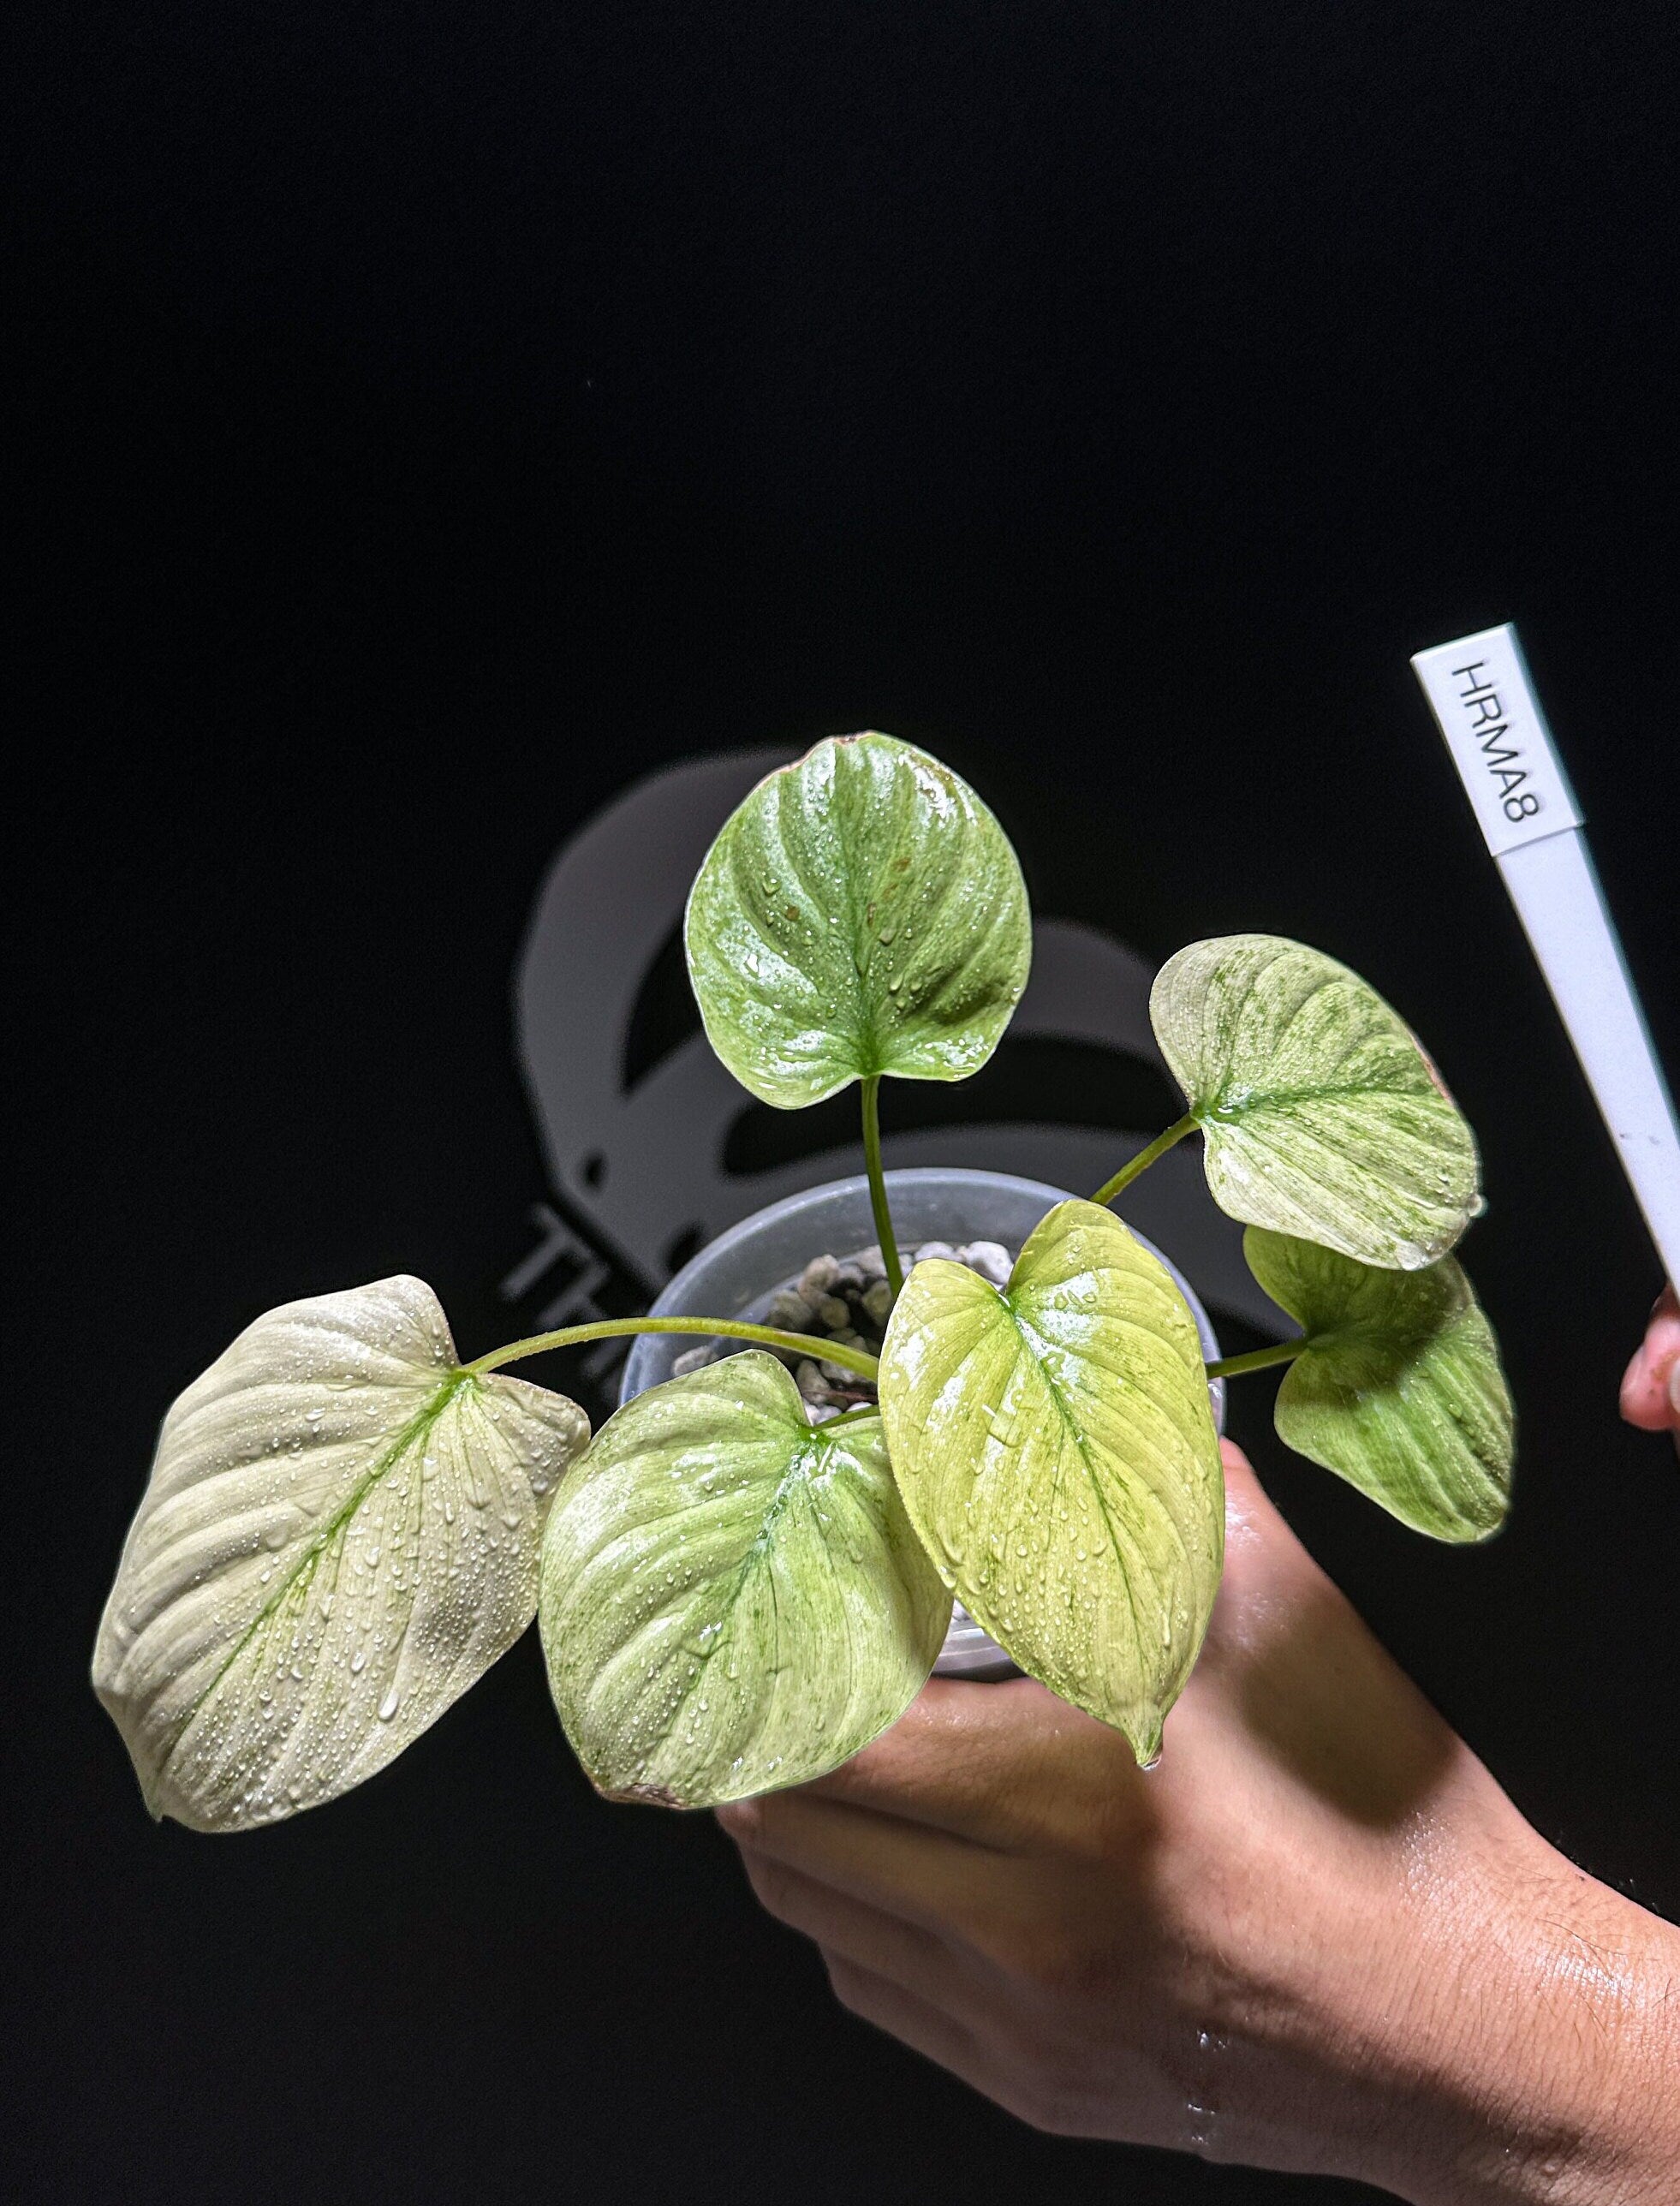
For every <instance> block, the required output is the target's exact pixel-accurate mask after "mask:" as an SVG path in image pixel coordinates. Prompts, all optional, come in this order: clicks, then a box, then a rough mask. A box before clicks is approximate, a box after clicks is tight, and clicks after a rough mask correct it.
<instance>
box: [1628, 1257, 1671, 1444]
mask: <svg viewBox="0 0 1680 2206" xmlns="http://www.w3.org/2000/svg"><path fill="white" fill-rule="evenodd" d="M1622 1415H1623V1416H1624V1417H1625V1418H1626V1419H1627V1421H1628V1422H1629V1424H1630V1425H1637V1426H1638V1427H1639V1428H1640V1429H1641V1432H1647V1433H1672V1434H1673V1435H1674V1444H1675V1446H1676V1447H1677V1448H1680V1300H1677V1299H1676V1297H1675V1292H1674V1290H1673V1288H1672V1287H1665V1288H1664V1290H1663V1293H1662V1297H1661V1299H1660V1301H1659V1303H1658V1304H1657V1307H1656V1308H1655V1309H1653V1311H1652V1313H1651V1322H1650V1324H1649V1325H1648V1326H1647V1328H1646V1333H1645V1338H1644V1339H1643V1340H1642V1341H1641V1343H1640V1344H1639V1346H1638V1347H1637V1348H1636V1349H1635V1351H1634V1358H1633V1361H1632V1362H1631V1363H1629V1366H1628V1368H1627V1372H1626V1374H1625V1376H1624V1377H1623V1380H1622Z"/></svg>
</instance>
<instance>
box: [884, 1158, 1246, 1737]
mask: <svg viewBox="0 0 1680 2206" xmlns="http://www.w3.org/2000/svg"><path fill="white" fill-rule="evenodd" d="M880 1391H881V1412H882V1416H883V1420H884V1422H885V1426H886V1433H887V1446H888V1448H889V1450H890V1451H891V1457H892V1463H893V1468H894V1470H895V1471H896V1472H897V1477H898V1483H899V1488H900V1490H901V1492H902V1493H903V1496H904V1502H905V1506H906V1508H907V1509H908V1510H909V1513H910V1517H911V1519H912V1521H913V1523H914V1525H915V1527H916V1529H917V1530H918V1532H920V1535H921V1538H922V1541H923V1542H924V1544H925V1545H926V1548H927V1551H928V1553H930V1554H931V1555H932V1558H933V1559H934V1562H935V1564H936V1565H938V1570H939V1571H940V1574H941V1576H942V1577H944V1582H945V1583H946V1584H947V1585H948V1586H950V1588H951V1589H952V1590H953V1591H954V1592H955V1593H956V1595H958V1597H959V1598H960V1599H961V1600H962V1602H963V1603H964V1605H965V1606H966V1607H967V1608H968V1612H969V1613H970V1615H972V1616H973V1617H974V1619H976V1621H977V1622H979V1623H980V1624H982V1625H984V1626H985V1627H986V1631H989V1632H990V1633H991V1634H992V1637H993V1638H994V1639H995V1640H997V1642H998V1644H999V1645H1000V1646H1001V1647H1003V1648H1004V1649H1005V1650H1006V1652H1007V1653H1008V1654H1010V1655H1011V1656H1012V1657H1013V1658H1014V1660H1016V1662H1017V1663H1018V1664H1019V1665H1020V1666H1021V1667H1022V1669H1023V1670H1026V1671H1028V1672H1030V1673H1031V1674H1032V1675H1033V1676H1034V1677H1035V1678H1040V1679H1041V1680H1042V1681H1043V1683H1044V1684H1046V1685H1048V1686H1049V1687H1050V1688H1051V1690H1052V1691H1054V1692H1057V1693H1059V1694H1060V1695H1061V1696H1062V1697H1063V1699H1064V1700H1068V1701H1072V1702H1075V1704H1076V1705H1077V1706H1078V1707H1080V1708H1087V1709H1088V1710H1089V1711H1090V1713H1091V1714H1093V1715H1094V1716H1098V1717H1100V1718H1101V1720H1103V1721H1104V1722H1105V1723H1108V1724H1112V1725H1114V1726H1116V1728H1117V1729H1118V1730H1120V1731H1122V1732H1124V1733H1125V1735H1126V1737H1127V1738H1129V1740H1130V1742H1131V1744H1132V1747H1133V1750H1134V1751H1135V1753H1136V1755H1137V1756H1138V1759H1139V1760H1140V1761H1141V1762H1147V1761H1148V1760H1150V1759H1151V1758H1152V1757H1153V1756H1154V1754H1155V1753H1156V1752H1157V1751H1158V1750H1159V1746H1160V1738H1161V1724H1162V1720H1163V1719H1164V1718H1165V1714H1166V1712H1167V1710H1168V1709H1169V1708H1171V1705H1172V1703H1173V1702H1174V1701H1175V1700H1176V1699H1177V1696H1178V1693H1179V1691H1180V1690H1181V1689H1182V1688H1183V1684H1184V1681H1185V1679H1186V1678H1188V1677H1189V1673H1190V1668H1191V1666H1192V1664H1193V1663H1194V1660H1195V1657H1196V1653H1197V1650H1198V1649H1199V1648H1200V1645H1201V1641H1202V1635H1203V1633H1204V1632H1205V1631H1206V1628H1207V1619H1208V1616H1209V1613H1210V1612H1211V1611H1212V1606H1213V1596H1214V1594H1215V1592H1216V1591H1217V1590H1218V1583H1219V1571H1220V1565H1221V1562H1222V1559H1223V1555H1224V1476H1223V1472H1222V1470H1221V1467H1220V1463H1219V1445H1218V1437H1217V1435H1216V1434H1215V1432H1214V1428H1213V1418H1212V1410H1211V1409H1210V1407H1209V1404H1208V1398H1207V1380H1206V1371H1205V1369H1204V1367H1203V1363H1202V1355H1201V1344H1200V1339H1198V1337H1197V1333H1196V1327H1195V1321H1194V1318H1193V1317H1192V1316H1191V1315H1190V1312H1189V1307H1188V1306H1187V1304H1186V1303H1185V1301H1184V1297H1183V1295H1182V1294H1180V1292H1179V1291H1178V1289H1177V1287H1176V1286H1175V1285H1173V1282H1172V1279H1171V1277H1170V1276H1169V1274H1168V1273H1167V1272H1166V1270H1165V1267H1163V1266H1162V1265H1161V1264H1160V1263H1159V1261H1158V1260H1157V1259H1156V1258H1155V1257H1154V1256H1153V1255H1150V1253H1149V1252H1148V1250H1147V1249H1144V1248H1143V1247H1142V1246H1141V1244H1140V1243H1138V1242H1137V1241H1136V1240H1135V1238H1134V1237H1133V1236H1132V1235H1131V1234H1130V1233H1129V1231H1127V1229H1126V1227H1125V1226H1124V1225H1123V1224H1122V1223H1121V1221H1120V1220H1119V1219H1117V1218H1116V1217H1115V1216H1114V1215H1113V1213H1111V1212H1110V1211H1107V1210H1103V1209H1099V1207H1097V1206H1096V1205H1095V1204H1094V1203H1089V1202H1063V1203H1059V1204H1058V1205H1057V1207H1056V1208H1055V1209H1054V1210H1052V1211H1051V1213H1050V1214H1049V1215H1048V1217H1046V1219H1043V1221H1042V1222H1041V1223H1040V1225H1038V1226H1037V1227H1035V1228H1034V1231H1033V1233H1032V1234H1031V1235H1030V1236H1029V1237H1028V1242H1027V1244H1026V1246H1025V1247H1024V1248H1023V1249H1022V1252H1021V1255H1020V1259H1019V1261H1018V1262H1017V1263H1016V1267H1015V1270H1014V1272H1013V1273H1012V1274H1011V1276H1010V1283H1009V1285H1008V1286H1007V1287H1006V1288H1005V1289H1004V1291H1003V1292H1002V1293H999V1291H998V1289H997V1288H995V1287H993V1286H991V1285H988V1284H987V1283H986V1280H984V1279H980V1277H979V1275H978V1274H977V1273H974V1272H971V1271H969V1270H968V1269H967V1267H964V1266H962V1265H960V1264H951V1263H941V1262H938V1261H929V1262H926V1263H924V1264H918V1265H917V1266H916V1267H915V1269H914V1271H913V1272H912V1273H911V1274H910V1276H909V1279H907V1280H906V1282H905V1285H904V1291H903V1294H902V1295H900V1297H899V1298H898V1301H897V1305H896V1306H895V1308H894V1309H893V1313H892V1318H891V1323H890V1324H889V1326H888V1327H887V1335H886V1340H885V1344H884V1345H883V1348H882V1351H881V1376H880Z"/></svg>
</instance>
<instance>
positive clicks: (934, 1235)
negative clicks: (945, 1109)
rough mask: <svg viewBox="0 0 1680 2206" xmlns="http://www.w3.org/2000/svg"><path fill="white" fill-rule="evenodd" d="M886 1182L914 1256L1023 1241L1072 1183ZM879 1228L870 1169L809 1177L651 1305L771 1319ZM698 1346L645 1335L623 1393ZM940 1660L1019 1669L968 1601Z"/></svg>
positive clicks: (1182, 1282)
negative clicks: (825, 1265) (812, 1277)
mask: <svg viewBox="0 0 1680 2206" xmlns="http://www.w3.org/2000/svg"><path fill="white" fill-rule="evenodd" d="M886 1184H887V1193H888V1196H889V1198H890V1200H891V1205H892V1222H893V1230H894V1231H895V1232H896V1233H897V1236H898V1245H899V1248H900V1249H902V1250H903V1255H904V1258H905V1261H906V1264H907V1265H908V1263H909V1261H910V1258H911V1255H912V1254H913V1252H914V1249H916V1248H917V1247H918V1246H919V1245H920V1243H922V1242H924V1241H949V1242H950V1243H953V1244H954V1245H961V1243H963V1242H965V1241H1000V1242H1002V1243H1003V1244H1004V1248H1006V1249H1010V1250H1011V1251H1015V1250H1017V1249H1019V1248H1020V1247H1021V1244H1022V1242H1023V1241H1024V1240H1025V1239H1026V1238H1027V1236H1028V1234H1029V1233H1030V1232H1031V1231H1032V1230H1033V1228H1034V1226H1035V1225H1037V1224H1038V1222H1039V1220H1040V1219H1041V1218H1042V1217H1043V1216H1044V1214H1045V1213H1046V1211H1048V1210H1051V1209H1053V1208H1054V1207H1055V1206H1056V1205H1057V1203H1058V1202H1064V1201H1066V1200H1067V1192H1066V1190H1065V1189H1063V1188H1059V1187H1047V1186H1046V1184H1045V1183H1044V1182H1043V1181H1042V1180H1036V1179H1016V1178H1014V1177H1013V1175H1011V1174H1010V1173H1007V1172H962V1171H957V1170H953V1169H950V1167H947V1166H917V1167H914V1168H913V1169H911V1170H909V1171H908V1172H889V1173H888V1174H887V1175H886ZM1134 1230H1135V1229H1134ZM874 1238H875V1222H874V1218H873V1213H871V1210H870V1207H869V1183H868V1181H867V1179H866V1178H863V1176H862V1175H861V1174H860V1175H859V1176H858V1178H855V1179H837V1180H831V1181H829V1183H827V1185H826V1186H825V1187H813V1188H807V1189H806V1190H805V1191H804V1193H803V1194H801V1195H789V1196H788V1197H787V1198H786V1200H785V1201H782V1202H772V1203H771V1205H770V1207H769V1208H768V1209H766V1210H760V1211H756V1212H755V1213H754V1215H753V1216H752V1217H750V1218H743V1219H742V1220H741V1222H740V1224H739V1225H732V1226H730V1229H729V1231H728V1232H726V1233H720V1234H719V1235H718V1238H717V1239H716V1240H715V1241H713V1242H712V1243H711V1244H710V1246H709V1247H707V1248H705V1249H701V1250H700V1254H699V1255H697V1256H696V1257H694V1260H693V1261H691V1262H689V1263H687V1264H685V1265H684V1266H683V1267H682V1270H681V1271H680V1272H678V1273H676V1275H675V1277H674V1278H672V1279H670V1281H669V1283H668V1284H667V1285H666V1286H665V1288H664V1291H663V1292H662V1293H661V1295H660V1296H659V1298H658V1301H657V1302H656V1303H654V1304H653V1307H652V1311H651V1312H650V1313H649V1314H650V1315H652V1316H654V1317H686V1316H690V1315H706V1316H708V1317H744V1318H747V1319H748V1320H756V1319H760V1318H762V1317H763V1315H764V1314H765V1312H766V1310H767V1309H768V1308H769V1305H770V1303H771V1300H772V1298H773V1297H775V1296H776V1295H777V1293H778V1292H779V1291H781V1290H782V1289H783V1287H787V1286H790V1285H792V1284H793V1282H794V1281H795V1279H797V1278H798V1276H799V1274H800V1273H801V1271H803V1270H804V1268H805V1267H806V1265H807V1263H809V1261H811V1259H812V1258H813V1256H825V1255H830V1256H842V1257H843V1256H848V1255H851V1254H852V1253H853V1252H854V1251H855V1250H856V1249H863V1248H867V1247H868V1246H869V1245H870V1244H871V1243H873V1240H874ZM1137 1238H1138V1239H1139V1240H1140V1241H1141V1242H1143V1245H1144V1247H1145V1248H1146V1249H1150V1250H1152V1251H1153V1254H1154V1255H1157V1256H1159V1258H1160V1260H1161V1261H1162V1263H1164V1264H1165V1266H1166V1267H1167V1269H1168V1271H1169V1272H1171V1274H1172V1276H1173V1278H1174V1279H1175V1280H1177V1284H1178V1285H1179V1287H1180V1288H1181V1289H1182V1290H1183V1295H1184V1298H1185V1300H1186V1301H1187V1302H1188V1303H1189V1305H1190V1308H1191V1310H1192V1311H1193V1312H1194V1315H1195V1321H1196V1326H1197V1329H1198V1330H1199V1332H1200V1334H1201V1346H1202V1353H1203V1355H1204V1356H1206V1358H1207V1360H1208V1361H1209V1362H1213V1361H1214V1360H1215V1358H1216V1357H1217V1356H1218V1354H1219V1343H1218V1336H1217V1335H1216V1333H1214V1330H1213V1327H1212V1321H1211V1320H1210V1319H1209V1317H1208V1315H1207V1312H1206V1310H1205V1309H1203V1308H1202V1306H1201V1303H1200V1299H1199V1298H1198V1297H1197V1295H1196V1292H1195V1290H1194V1288H1193V1287H1192V1286H1191V1285H1190V1283H1189V1280H1188V1279H1186V1278H1185V1277H1184V1275H1183V1273H1182V1272H1181V1271H1180V1270H1179V1269H1178V1267H1177V1265H1176V1264H1175V1263H1174V1262H1173V1261H1172V1259H1171V1256H1169V1255H1166V1254H1165V1251H1164V1250H1162V1249H1157V1248H1156V1247H1155V1244H1154V1243H1153V1241H1148V1240H1146V1239H1145V1238H1144V1236H1143V1235H1142V1234H1141V1233H1140V1234H1138V1235H1137ZM695 1345H696V1342H695V1341H694V1339H688V1338H686V1337H685V1336H683V1335H682V1334H681V1333H642V1334H640V1336H639V1337H638V1338H637V1339H636V1340H635V1341H634V1344H632V1346H631V1349H630V1353H629V1359H628V1361H627V1362H626V1363H625V1366H624V1374H623V1380H622V1382H621V1384H620V1386H619V1390H618V1399H619V1401H620V1403H621V1404H623V1403H625V1402H628V1401H629V1400H630V1399H631V1398H632V1397H633V1396H634V1395H637V1394H640V1393H645V1392H646V1390H647V1388H648V1387H650V1386H658V1385H659V1383H660V1382H661V1380H665V1379H669V1378H670V1375H671V1366H672V1365H673V1364H674V1363H675V1362H676V1359H677V1357H678V1356H681V1355H682V1353H683V1352H684V1350H688V1349H691V1348H693V1347H694V1346H695ZM814 1352H817V1353H820V1350H814ZM1208 1391H1209V1392H1210V1394H1211V1395H1212V1404H1213V1422H1214V1423H1215V1425H1217V1426H1218V1428H1219V1430H1220V1431H1221V1432H1223V1431H1224V1419H1225V1387H1224V1380H1222V1379H1216V1380H1214V1381H1213V1382H1212V1386H1211V1387H1210V1388H1209V1390H1208ZM934 1667H935V1670H936V1672H937V1673H938V1675H939V1676H941V1677H945V1678H951V1677H962V1678H1007V1677H1011V1676H1013V1675H1014V1674H1015V1666H1014V1664H1013V1663H1012V1662H1011V1661H1010V1658H1009V1656H1008V1655H1007V1654H1004V1650H1003V1649H1002V1648H1001V1647H999V1646H998V1643H997V1642H996V1641H995V1640H994V1639H992V1638H989V1637H987V1635H986V1633H985V1632H984V1631H981V1630H980V1626H979V1625H977V1624H976V1623H975V1622H974V1619H973V1618H972V1617H970V1615H969V1614H968V1611H967V1609H965V1608H964V1607H962V1603H961V1602H960V1601H959V1602H958V1604H957V1606H956V1611H955V1613H954V1614H953V1615H952V1617H951V1622H950V1631H949V1632H948V1633H947V1634H946V1635H945V1643H944V1651H943V1652H942V1653H941V1654H940V1656H939V1659H938V1662H937V1663H936V1664H935V1666H934Z"/></svg>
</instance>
